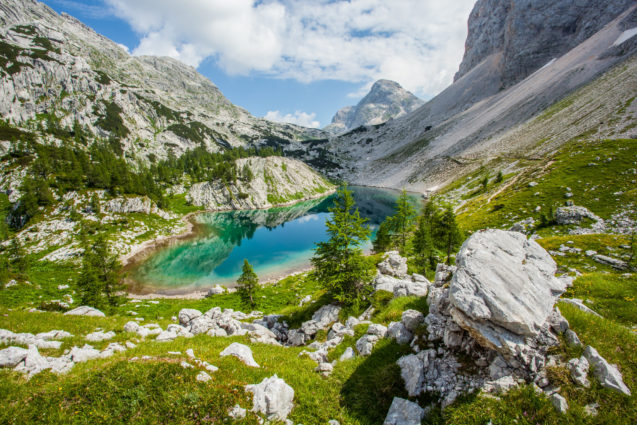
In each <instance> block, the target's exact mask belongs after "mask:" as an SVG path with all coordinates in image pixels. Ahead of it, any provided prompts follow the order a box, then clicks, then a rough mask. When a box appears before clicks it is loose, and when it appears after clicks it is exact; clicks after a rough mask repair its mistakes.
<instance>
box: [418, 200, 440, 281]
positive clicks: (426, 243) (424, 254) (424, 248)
mask: <svg viewBox="0 0 637 425" xmlns="http://www.w3.org/2000/svg"><path fill="white" fill-rule="evenodd" d="M434 214H435V210H434V206H433V203H432V202H428V203H427V204H426V205H425V207H424V209H423V213H422V215H420V217H418V225H417V227H416V231H415V232H414V239H413V248H414V254H415V256H416V260H417V264H418V265H419V267H420V270H419V271H420V272H422V273H425V272H426V270H427V269H428V268H429V269H434V268H435V267H436V258H435V248H434V241H433V236H432V234H431V227H432V222H433V218H434Z"/></svg>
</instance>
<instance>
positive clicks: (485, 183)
mask: <svg viewBox="0 0 637 425" xmlns="http://www.w3.org/2000/svg"><path fill="white" fill-rule="evenodd" d="M480 185H481V186H482V191H484V192H486V190H487V189H488V188H489V177H487V176H485V177H484V178H483V179H482V181H481V182H480Z"/></svg>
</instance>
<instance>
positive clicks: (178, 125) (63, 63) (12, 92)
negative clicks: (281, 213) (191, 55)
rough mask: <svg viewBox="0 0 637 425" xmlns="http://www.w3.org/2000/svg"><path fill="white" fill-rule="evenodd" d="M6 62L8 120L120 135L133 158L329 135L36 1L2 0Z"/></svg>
mask: <svg viewBox="0 0 637 425" xmlns="http://www.w3.org/2000/svg"><path fill="white" fill-rule="evenodd" d="M0 65H1V68H2V69H1V70H0V73H1V75H2V79H1V80H0V116H1V117H2V119H3V120H5V121H7V122H11V123H13V124H14V125H18V126H20V127H22V128H26V129H33V128H38V127H39V126H40V127H44V128H51V127H56V128H61V129H68V130H70V131H75V132H77V130H78V129H81V130H82V131H84V132H87V133H89V134H91V135H93V136H95V137H97V138H102V139H117V140H118V141H119V142H120V143H121V145H122V149H123V151H124V152H125V153H126V155H127V156H128V157H130V158H138V159H141V160H147V159H148V158H149V157H151V158H154V157H156V158H164V157H166V156H167V155H168V153H169V152H173V153H174V154H175V155H177V156H179V155H180V154H181V153H182V152H184V151H185V150H188V149H192V148H193V147H196V146H199V145H202V144H203V145H204V146H206V147H207V149H209V150H212V151H218V150H220V149H222V148H227V147H232V146H246V145H250V144H255V143H257V142H261V143H267V142H268V141H272V143H274V144H276V143H284V144H289V143H292V144H295V143H296V142H297V141H299V140H305V139H318V138H323V133H322V132H320V131H318V130H311V129H305V128H302V127H298V126H294V125H289V124H277V123H272V122H269V121H266V120H263V119H258V118H255V117H253V116H251V115H250V114H249V113H248V112H247V111H245V110H244V109H241V108H239V107H237V106H235V105H233V104H232V103H230V102H229V101H228V100H227V99H226V98H225V97H224V96H223V94H222V93H221V92H220V91H219V89H218V88H217V87H216V86H215V85H214V84H212V83H211V82H210V81H209V80H208V79H206V78H205V77H203V76H202V75H200V74H199V73H198V72H197V71H196V70H195V69H193V68H191V67H189V66H186V65H184V64H182V63H180V62H178V61H176V60H173V59H170V58H165V57H132V56H130V55H129V54H127V53H126V52H125V51H124V50H123V49H122V48H121V47H119V46H118V45H117V44H116V43H114V42H112V41H110V40H108V39H106V38H105V37H103V36H101V35H99V34H97V33H95V32H94V31H93V30H91V29H90V28H88V27H87V26H85V25H84V24H82V23H81V22H79V21H78V20H76V19H74V18H73V17H71V16H68V15H64V14H63V15H62V16H60V15H58V14H56V13H55V12H54V11H52V10H51V9H50V8H48V7H47V6H46V5H44V4H42V3H39V2H37V1H35V0H20V1H10V2H3V3H2V4H1V5H0ZM52 138H53V139H54V138H55V136H54V135H53V137H52Z"/></svg>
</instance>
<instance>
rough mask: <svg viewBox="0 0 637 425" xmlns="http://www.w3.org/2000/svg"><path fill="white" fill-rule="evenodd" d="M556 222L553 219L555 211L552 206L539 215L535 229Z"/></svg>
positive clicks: (549, 225)
mask: <svg viewBox="0 0 637 425" xmlns="http://www.w3.org/2000/svg"><path fill="white" fill-rule="evenodd" d="M555 224H557V221H556V220H555V212H554V211H553V207H552V206H551V207H549V209H548V211H547V212H546V213H542V214H541V215H540V222H539V223H538V225H537V226H535V227H536V229H544V228H546V227H551V226H554V225H555Z"/></svg>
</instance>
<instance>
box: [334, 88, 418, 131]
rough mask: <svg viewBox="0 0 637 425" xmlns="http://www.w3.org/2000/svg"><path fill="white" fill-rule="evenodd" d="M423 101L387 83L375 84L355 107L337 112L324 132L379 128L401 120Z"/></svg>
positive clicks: (347, 107) (348, 107)
mask: <svg viewBox="0 0 637 425" xmlns="http://www.w3.org/2000/svg"><path fill="white" fill-rule="evenodd" d="M423 103H424V102H423V101H422V100H420V99H418V98H417V97H416V96H414V95H413V94H411V93H410V92H408V91H407V90H405V89H404V88H402V87H401V85H400V84H398V83H396V82H394V81H390V80H378V81H376V82H375V83H374V85H372V88H371V90H370V91H369V93H368V94H367V95H366V96H365V97H364V98H362V99H361V101H360V102H358V104H357V105H356V106H346V107H345V108H343V109H341V110H339V111H338V112H337V113H336V115H334V118H332V123H331V124H330V125H328V126H327V127H325V129H324V130H325V131H328V132H330V133H334V134H338V133H344V132H346V131H348V130H351V129H354V128H357V127H360V126H363V125H378V124H382V123H384V122H385V121H388V120H390V119H393V118H398V117H401V116H403V115H405V114H408V113H410V112H411V111H413V110H415V109H417V108H419V107H420V106H422V105H423Z"/></svg>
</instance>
